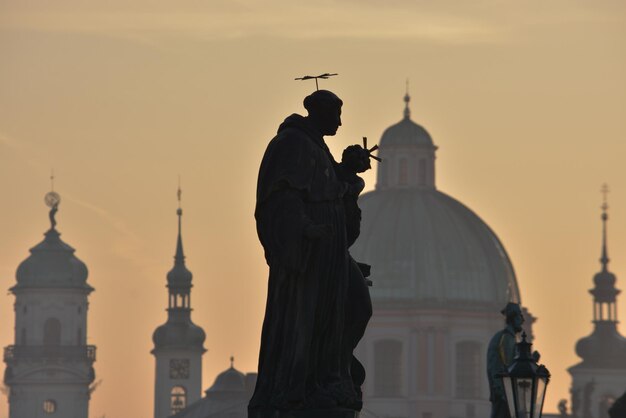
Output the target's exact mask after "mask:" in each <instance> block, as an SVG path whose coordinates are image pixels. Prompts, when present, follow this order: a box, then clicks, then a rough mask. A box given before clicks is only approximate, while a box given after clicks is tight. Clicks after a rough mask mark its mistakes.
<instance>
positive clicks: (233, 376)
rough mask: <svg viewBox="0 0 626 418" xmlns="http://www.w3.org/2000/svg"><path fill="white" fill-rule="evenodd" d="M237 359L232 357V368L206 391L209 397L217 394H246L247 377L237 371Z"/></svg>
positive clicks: (217, 378) (219, 376)
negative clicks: (235, 364)
mask: <svg viewBox="0 0 626 418" xmlns="http://www.w3.org/2000/svg"><path fill="white" fill-rule="evenodd" d="M234 363H235V358H234V357H232V356H231V358H230V367H229V368H228V369H226V370H225V371H223V372H222V373H220V374H219V375H217V377H216V378H215V383H213V386H211V387H210V388H209V389H207V390H206V393H207V395H208V394H213V393H216V392H221V393H223V392H245V391H246V375H245V374H243V373H242V372H240V371H239V370H237V369H235V366H234Z"/></svg>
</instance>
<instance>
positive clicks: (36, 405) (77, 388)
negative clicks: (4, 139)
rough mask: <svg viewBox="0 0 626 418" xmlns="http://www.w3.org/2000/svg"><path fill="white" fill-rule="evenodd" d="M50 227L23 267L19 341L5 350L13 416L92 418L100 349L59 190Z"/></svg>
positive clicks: (17, 289) (17, 291)
mask: <svg viewBox="0 0 626 418" xmlns="http://www.w3.org/2000/svg"><path fill="white" fill-rule="evenodd" d="M45 202H46V204H47V205H48V206H49V207H50V215H49V217H50V229H49V230H48V231H47V232H46V233H45V234H44V235H45V238H44V240H43V241H42V242H41V243H39V244H37V245H36V246H35V247H33V248H31V250H30V253H31V255H30V256H29V257H28V258H27V259H26V260H24V261H23V262H22V263H21V264H20V265H19V267H18V268H17V273H16V279H17V284H16V285H15V286H13V287H12V288H11V289H10V291H11V293H13V294H14V295H15V305H14V306H15V343H14V345H10V346H8V347H6V348H5V349H4V361H5V363H6V365H7V367H6V370H5V373H4V383H5V384H6V386H7V387H8V388H9V417H10V418H33V417H47V416H50V417H51V418H52V417H64V418H87V417H88V415H89V398H90V395H91V391H92V388H91V387H90V385H91V383H92V382H93V380H94V378H95V372H94V368H93V363H94V362H95V360H96V347H95V346H93V345H87V309H88V308H89V302H88V297H89V294H90V293H91V292H92V291H93V290H94V289H93V287H91V286H89V284H87V266H85V264H84V263H83V262H82V261H81V260H79V259H78V258H77V257H76V256H75V255H74V249H73V248H72V247H70V246H69V245H67V244H66V243H65V242H63V241H62V240H61V239H60V235H61V234H60V233H59V232H58V231H57V229H56V219H55V216H56V213H57V211H58V208H59V203H60V202H61V198H60V196H59V195H58V194H57V193H55V192H54V191H51V192H49V193H48V194H47V195H46V198H45Z"/></svg>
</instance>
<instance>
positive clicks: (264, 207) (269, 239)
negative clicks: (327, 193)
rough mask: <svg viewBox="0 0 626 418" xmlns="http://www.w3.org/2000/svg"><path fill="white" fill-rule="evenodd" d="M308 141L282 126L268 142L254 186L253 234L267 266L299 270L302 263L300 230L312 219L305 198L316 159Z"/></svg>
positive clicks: (303, 248) (303, 247)
mask: <svg viewBox="0 0 626 418" xmlns="http://www.w3.org/2000/svg"><path fill="white" fill-rule="evenodd" d="M311 145H312V143H311V141H310V140H309V139H308V138H307V137H306V136H304V135H302V134H301V133H300V132H298V131H297V130H293V129H286V130H284V131H282V132H280V133H279V135H278V136H276V137H275V138H274V139H273V140H272V141H271V142H270V144H269V146H268V148H267V150H266V152H265V155H264V157H263V161H262V162H261V168H260V170H259V181H258V185H257V205H256V210H255V218H256V222H257V233H258V235H259V239H260V241H261V244H262V245H263V248H264V250H265V258H266V260H267V262H268V264H269V265H270V266H272V265H276V266H280V267H283V268H285V269H287V270H288V271H300V270H301V269H302V268H303V266H305V264H306V258H307V252H308V250H307V248H308V245H307V242H306V239H305V237H304V231H305V229H306V227H307V226H309V225H311V224H312V223H313V222H312V221H311V219H310V218H309V217H308V216H307V211H306V203H305V200H306V199H307V196H308V195H309V194H310V190H311V183H312V181H313V179H314V174H315V166H316V161H315V158H313V157H312V154H313V153H312V152H311V149H310V148H311Z"/></svg>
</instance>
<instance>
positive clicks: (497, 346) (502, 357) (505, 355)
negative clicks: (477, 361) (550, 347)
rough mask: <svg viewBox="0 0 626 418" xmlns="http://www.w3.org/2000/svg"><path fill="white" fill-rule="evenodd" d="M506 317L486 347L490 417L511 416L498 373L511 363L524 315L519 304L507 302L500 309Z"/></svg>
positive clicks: (508, 417) (504, 417)
mask: <svg viewBox="0 0 626 418" xmlns="http://www.w3.org/2000/svg"><path fill="white" fill-rule="evenodd" d="M501 313H502V314H503V315H504V316H505V317H506V327H505V328H504V329H503V330H501V331H498V332H496V334H495V335H494V336H493V337H492V338H491V341H490V342H489V347H488V348H487V377H488V379H489V400H490V401H491V418H511V414H510V413H509V407H508V405H507V402H506V394H505V393H504V385H503V382H502V379H501V378H499V377H498V375H499V374H500V373H502V372H504V371H506V369H507V368H508V367H509V366H510V365H511V363H512V362H513V359H514V358H515V354H516V343H517V335H518V334H519V333H520V332H522V324H523V323H524V316H523V315H522V310H521V308H520V305H519V304H517V303H508V304H507V305H506V307H505V308H504V309H503V310H502V311H501Z"/></svg>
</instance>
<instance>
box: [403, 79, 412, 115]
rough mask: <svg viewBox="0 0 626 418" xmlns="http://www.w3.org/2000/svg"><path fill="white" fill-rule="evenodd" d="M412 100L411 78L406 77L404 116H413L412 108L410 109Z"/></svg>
mask: <svg viewBox="0 0 626 418" xmlns="http://www.w3.org/2000/svg"><path fill="white" fill-rule="evenodd" d="M410 101H411V96H409V79H408V78H407V79H406V94H405V95H404V103H405V105H404V118H405V119H410V118H411V109H409V102H410Z"/></svg>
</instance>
